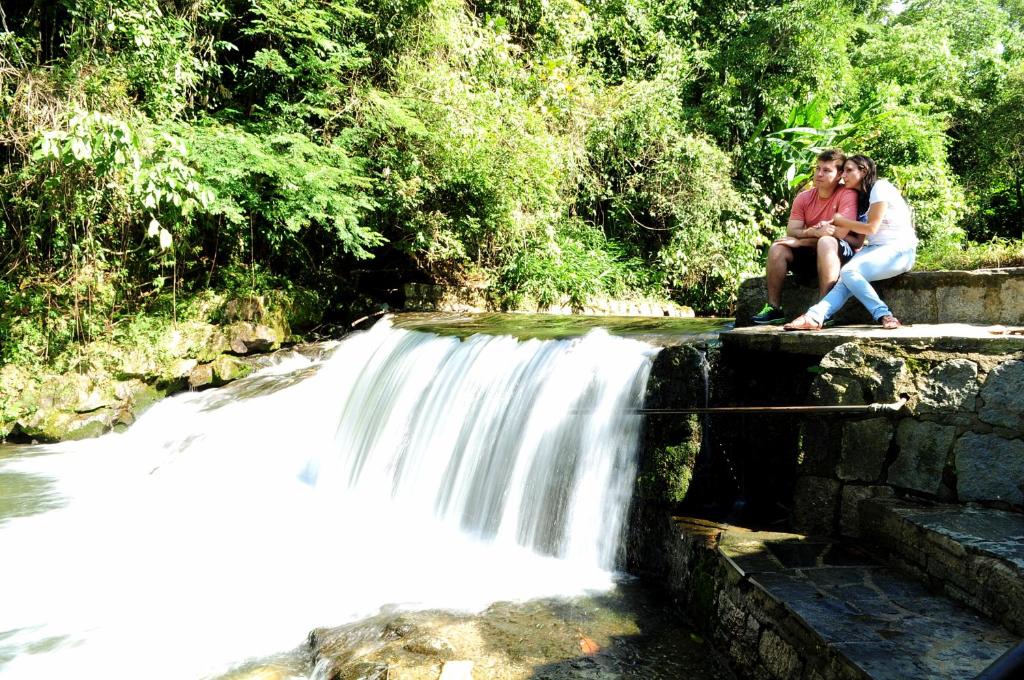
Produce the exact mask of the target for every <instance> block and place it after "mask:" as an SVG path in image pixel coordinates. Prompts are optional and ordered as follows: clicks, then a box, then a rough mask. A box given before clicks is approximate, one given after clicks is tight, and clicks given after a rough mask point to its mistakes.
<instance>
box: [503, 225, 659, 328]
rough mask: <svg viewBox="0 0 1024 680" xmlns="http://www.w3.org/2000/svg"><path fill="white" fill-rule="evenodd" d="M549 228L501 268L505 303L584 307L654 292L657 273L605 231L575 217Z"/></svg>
mask: <svg viewBox="0 0 1024 680" xmlns="http://www.w3.org/2000/svg"><path fill="white" fill-rule="evenodd" d="M560 227H561V228H560V229H558V230H557V231H556V230H554V229H552V230H550V231H549V232H548V238H549V239H550V240H546V241H545V240H543V239H540V240H538V241H537V242H534V243H529V244H528V245H527V247H526V248H523V249H521V250H519V251H517V252H516V253H514V254H513V255H512V257H511V259H510V261H509V262H508V263H507V264H506V265H505V266H504V267H503V268H502V269H501V270H500V272H499V278H498V284H499V291H500V292H501V294H502V295H503V300H502V301H503V302H504V303H505V304H506V305H509V306H518V305H522V304H524V303H526V301H527V300H532V301H533V302H534V303H535V304H536V305H538V306H539V307H548V306H551V305H561V304H565V303H566V302H567V303H568V305H569V306H570V307H573V308H575V309H582V308H583V307H584V306H585V305H586V304H587V301H588V299H590V298H593V297H601V296H619V297H626V296H629V295H630V294H633V293H636V292H640V293H643V292H653V291H655V290H656V284H657V281H656V280H655V277H656V274H654V272H651V271H650V270H649V269H647V268H646V267H644V265H643V263H642V262H641V261H639V260H638V259H637V258H631V257H629V256H628V255H626V253H625V252H623V250H622V248H621V246H619V245H618V244H616V243H614V242H610V241H607V240H606V239H605V237H604V234H603V233H602V232H601V231H600V230H598V229H596V228H594V227H592V226H590V225H587V224H585V223H583V222H581V221H579V220H575V221H573V222H572V223H570V224H567V225H560Z"/></svg>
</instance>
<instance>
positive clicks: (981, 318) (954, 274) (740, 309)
mask: <svg viewBox="0 0 1024 680" xmlns="http://www.w3.org/2000/svg"><path fill="white" fill-rule="evenodd" d="M875 289H876V290H877V291H878V293H879V295H880V296H881V297H882V299H883V300H885V302H886V303H887V304H888V305H889V306H890V307H891V308H892V310H893V314H895V315H896V316H897V317H899V319H900V320H901V321H903V322H905V323H916V324H944V323H966V324H1007V325H1020V324H1024V267H1008V268H1004V269H978V270H975V271H934V272H910V273H907V274H902V275H900V276H897V277H895V278H892V279H888V280H885V281H878V282H876V283H875ZM767 297H768V294H767V289H766V288H765V279H764V277H763V276H762V277H758V278H754V279H748V280H746V281H744V282H743V284H742V285H741V286H740V290H739V298H738V300H737V302H736V325H737V326H749V325H751V324H752V323H753V321H751V317H752V316H753V315H754V314H756V313H757V312H758V311H760V309H761V307H762V305H764V303H765V301H766V300H767ZM817 300H818V291H817V288H816V287H813V288H812V287H807V286H800V285H797V284H796V283H794V282H793V277H792V276H789V277H787V279H786V283H785V285H784V286H783V291H782V306H783V309H785V310H786V314H787V316H788V318H793V317H796V316H797V315H798V314H800V313H801V312H803V311H804V310H805V309H807V308H808V307H810V306H811V305H812V304H814V303H815V302H817ZM836 321H837V322H838V323H841V324H850V323H870V322H871V321H872V320H871V318H870V317H869V316H868V313H867V311H866V310H865V309H864V307H863V306H862V305H861V304H860V303H859V302H857V301H856V300H850V301H849V302H847V303H846V305H845V306H844V307H843V309H842V310H841V311H840V312H839V313H838V314H837V315H836Z"/></svg>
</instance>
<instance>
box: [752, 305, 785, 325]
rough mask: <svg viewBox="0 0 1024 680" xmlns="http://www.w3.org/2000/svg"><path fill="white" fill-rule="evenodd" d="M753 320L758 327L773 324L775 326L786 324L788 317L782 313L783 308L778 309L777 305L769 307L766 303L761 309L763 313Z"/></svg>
mask: <svg viewBox="0 0 1024 680" xmlns="http://www.w3.org/2000/svg"><path fill="white" fill-rule="evenodd" d="M753 320H754V323H756V324H758V325H766V324H771V325H773V326H774V325H778V324H780V323H782V322H784V321H785V320H786V316H785V314H783V313H782V308H781V307H776V306H775V305H769V304H767V303H766V304H765V306H764V307H762V308H761V311H760V312H758V313H757V314H755V315H754V317H753Z"/></svg>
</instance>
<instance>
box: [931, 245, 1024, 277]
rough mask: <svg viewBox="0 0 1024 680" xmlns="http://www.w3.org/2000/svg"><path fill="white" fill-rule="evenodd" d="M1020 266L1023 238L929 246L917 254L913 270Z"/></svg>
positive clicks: (1023, 265) (1023, 251)
mask: <svg viewBox="0 0 1024 680" xmlns="http://www.w3.org/2000/svg"><path fill="white" fill-rule="evenodd" d="M997 267H1024V239H1004V238H996V239H992V240H991V241H988V242H985V243H977V242H973V241H968V242H967V243H955V244H929V245H928V246H926V247H924V248H922V249H921V250H920V251H918V255H917V263H916V264H915V265H914V269H916V270H917V271H936V270H940V269H968V270H970V269H992V268H997Z"/></svg>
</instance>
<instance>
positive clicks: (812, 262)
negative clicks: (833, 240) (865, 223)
mask: <svg viewBox="0 0 1024 680" xmlns="http://www.w3.org/2000/svg"><path fill="white" fill-rule="evenodd" d="M837 243H838V244H839V246H838V247H839V264H840V265H844V264H846V263H847V262H849V261H850V258H851V257H853V246H851V245H850V244H849V243H847V242H846V241H844V240H843V239H839V240H838V241H837ZM789 270H790V271H791V272H793V276H794V277H795V278H796V280H797V282H799V283H800V284H806V285H810V284H816V283H817V282H818V249H817V248H815V247H813V246H802V247H800V248H794V249H793V261H792V262H791V263H790V265H789Z"/></svg>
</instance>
